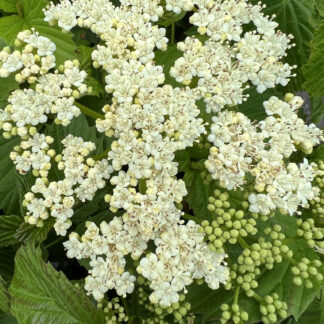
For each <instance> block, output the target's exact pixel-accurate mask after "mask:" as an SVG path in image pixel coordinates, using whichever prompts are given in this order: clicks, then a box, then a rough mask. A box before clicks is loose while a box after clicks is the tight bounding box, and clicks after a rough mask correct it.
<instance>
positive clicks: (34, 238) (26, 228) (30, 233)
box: [15, 217, 55, 244]
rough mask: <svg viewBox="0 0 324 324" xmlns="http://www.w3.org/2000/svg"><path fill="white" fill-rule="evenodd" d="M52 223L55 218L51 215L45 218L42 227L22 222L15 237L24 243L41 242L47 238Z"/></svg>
mask: <svg viewBox="0 0 324 324" xmlns="http://www.w3.org/2000/svg"><path fill="white" fill-rule="evenodd" d="M54 223H55V219H54V218H53V217H50V218H49V219H47V220H45V221H44V226H43V227H37V226H35V225H30V224H28V223H26V222H23V223H21V225H20V226H19V228H18V229H17V231H16V234H15V239H16V240H17V241H19V242H21V243H24V244H27V243H36V242H37V243H40V242H43V241H44V240H45V239H46V238H47V235H48V233H49V232H50V230H51V229H52V227H53V225H54Z"/></svg>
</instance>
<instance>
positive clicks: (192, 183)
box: [183, 169, 212, 222]
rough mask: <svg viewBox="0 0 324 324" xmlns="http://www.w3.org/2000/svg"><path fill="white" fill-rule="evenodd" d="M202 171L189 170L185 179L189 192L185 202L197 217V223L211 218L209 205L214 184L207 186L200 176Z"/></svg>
mask: <svg viewBox="0 0 324 324" xmlns="http://www.w3.org/2000/svg"><path fill="white" fill-rule="evenodd" d="M200 171H201V170H192V169H191V170H188V171H187V172H185V176H184V178H183V180H184V181H185V183H186V188H187V191H188V195H187V196H186V197H185V200H186V201H187V202H188V204H189V207H190V209H192V210H193V214H194V217H197V222H200V221H202V220H204V219H210V218H211V215H210V212H209V211H208V209H207V205H208V198H209V196H211V192H212V188H211V187H212V183H210V184H208V185H205V184H204V183H203V180H202V178H201V176H200Z"/></svg>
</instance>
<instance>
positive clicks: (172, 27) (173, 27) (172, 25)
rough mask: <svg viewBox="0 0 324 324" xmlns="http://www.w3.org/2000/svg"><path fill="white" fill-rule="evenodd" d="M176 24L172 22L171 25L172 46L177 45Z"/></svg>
mask: <svg viewBox="0 0 324 324" xmlns="http://www.w3.org/2000/svg"><path fill="white" fill-rule="evenodd" d="M174 39H175V22H174V21H172V24H171V44H172V45H174V44H175V41H174Z"/></svg>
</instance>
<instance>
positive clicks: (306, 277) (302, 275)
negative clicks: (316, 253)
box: [291, 258, 323, 289]
mask: <svg viewBox="0 0 324 324" xmlns="http://www.w3.org/2000/svg"><path fill="white" fill-rule="evenodd" d="M291 272H292V274H293V275H294V279H293V282H294V284H295V285H297V286H301V285H302V284H304V285H305V287H306V288H309V289H310V288H312V287H313V282H312V280H317V281H322V280H323V274H322V273H323V268H322V262H321V261H320V260H318V259H315V260H312V261H311V260H309V259H308V258H302V259H301V260H300V261H299V262H294V266H293V267H291Z"/></svg>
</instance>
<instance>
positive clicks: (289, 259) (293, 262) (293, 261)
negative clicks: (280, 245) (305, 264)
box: [284, 255, 298, 266]
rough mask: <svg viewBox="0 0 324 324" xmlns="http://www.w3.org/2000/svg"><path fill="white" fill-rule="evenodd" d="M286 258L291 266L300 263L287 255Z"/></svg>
mask: <svg viewBox="0 0 324 324" xmlns="http://www.w3.org/2000/svg"><path fill="white" fill-rule="evenodd" d="M284 258H285V259H286V260H288V261H289V262H290V263H291V264H293V265H295V266H296V265H297V264H298V262H297V261H296V260H294V259H293V258H291V257H289V256H287V255H284Z"/></svg>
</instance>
